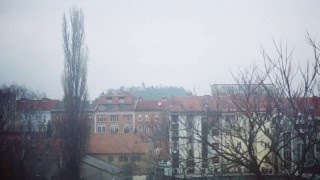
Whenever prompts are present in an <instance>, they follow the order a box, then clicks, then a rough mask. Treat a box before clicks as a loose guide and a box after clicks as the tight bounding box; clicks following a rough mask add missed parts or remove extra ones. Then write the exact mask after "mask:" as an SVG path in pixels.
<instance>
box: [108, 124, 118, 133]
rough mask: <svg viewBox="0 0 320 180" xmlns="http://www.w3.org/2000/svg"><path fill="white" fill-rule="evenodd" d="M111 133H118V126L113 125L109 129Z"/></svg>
mask: <svg viewBox="0 0 320 180" xmlns="http://www.w3.org/2000/svg"><path fill="white" fill-rule="evenodd" d="M110 129H111V133H118V132H119V126H118V125H113V126H111V127H110Z"/></svg>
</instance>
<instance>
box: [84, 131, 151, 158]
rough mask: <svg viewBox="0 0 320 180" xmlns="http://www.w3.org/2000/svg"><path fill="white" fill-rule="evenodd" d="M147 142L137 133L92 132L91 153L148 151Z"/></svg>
mask: <svg viewBox="0 0 320 180" xmlns="http://www.w3.org/2000/svg"><path fill="white" fill-rule="evenodd" d="M147 147H148V146H147V143H146V142H144V141H143V140H142V139H141V138H140V137H139V136H137V135H135V134H91V135H90V137H89V143H88V153H89V154H111V153H112V154H115V153H142V154H145V153H147V150H148V149H147Z"/></svg>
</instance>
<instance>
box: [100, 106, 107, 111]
mask: <svg viewBox="0 0 320 180" xmlns="http://www.w3.org/2000/svg"><path fill="white" fill-rule="evenodd" d="M106 109H107V107H106V106H104V105H99V110H100V111H104V110H106Z"/></svg>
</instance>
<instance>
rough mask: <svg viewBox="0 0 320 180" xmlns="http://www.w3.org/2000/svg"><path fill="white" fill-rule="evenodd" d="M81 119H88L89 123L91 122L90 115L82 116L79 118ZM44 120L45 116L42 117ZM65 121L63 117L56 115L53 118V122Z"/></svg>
mask: <svg viewBox="0 0 320 180" xmlns="http://www.w3.org/2000/svg"><path fill="white" fill-rule="evenodd" d="M80 118H81V119H88V120H89V121H91V120H92V116H91V115H82V116H81V117H80ZM44 119H45V116H44ZM64 119H65V117H64V116H63V115H60V116H59V115H56V116H55V120H64Z"/></svg>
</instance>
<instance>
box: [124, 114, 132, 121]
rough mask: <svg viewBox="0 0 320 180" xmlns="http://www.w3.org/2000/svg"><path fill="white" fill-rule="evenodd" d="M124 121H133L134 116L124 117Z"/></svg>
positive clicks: (127, 115)
mask: <svg viewBox="0 0 320 180" xmlns="http://www.w3.org/2000/svg"><path fill="white" fill-rule="evenodd" d="M124 120H125V121H127V122H129V121H131V120H132V114H126V115H124Z"/></svg>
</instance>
